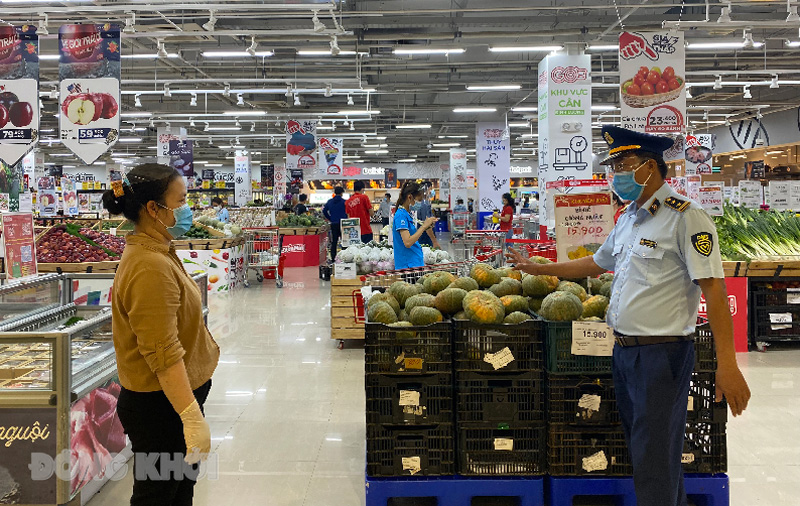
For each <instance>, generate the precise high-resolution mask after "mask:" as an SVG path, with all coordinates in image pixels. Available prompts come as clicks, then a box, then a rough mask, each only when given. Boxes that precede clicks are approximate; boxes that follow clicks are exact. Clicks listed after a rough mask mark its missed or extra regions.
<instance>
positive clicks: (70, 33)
mask: <svg viewBox="0 0 800 506" xmlns="http://www.w3.org/2000/svg"><path fill="white" fill-rule="evenodd" d="M101 42H102V37H101V36H100V30H98V29H97V25H94V24H85V25H64V26H63V27H62V28H61V49H62V51H63V52H64V53H67V54H69V55H70V56H72V57H73V58H75V59H77V60H85V59H87V58H88V57H90V56H92V55H93V54H94V53H95V51H96V50H97V49H98V48H99V47H100V43H101Z"/></svg>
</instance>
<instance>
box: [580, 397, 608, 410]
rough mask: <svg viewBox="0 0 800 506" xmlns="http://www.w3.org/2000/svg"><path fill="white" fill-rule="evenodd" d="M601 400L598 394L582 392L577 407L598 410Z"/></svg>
mask: <svg viewBox="0 0 800 506" xmlns="http://www.w3.org/2000/svg"><path fill="white" fill-rule="evenodd" d="M602 400H603V399H602V398H601V397H600V396H599V395H592V394H583V395H582V396H581V398H580V399H579V400H578V407H579V408H581V409H586V410H588V411H600V403H601V402H602Z"/></svg>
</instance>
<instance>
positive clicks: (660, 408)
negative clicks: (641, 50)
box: [508, 126, 750, 506]
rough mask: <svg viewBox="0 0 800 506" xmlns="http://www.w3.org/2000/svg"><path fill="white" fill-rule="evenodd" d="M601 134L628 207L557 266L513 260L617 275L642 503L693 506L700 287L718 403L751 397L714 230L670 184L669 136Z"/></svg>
mask: <svg viewBox="0 0 800 506" xmlns="http://www.w3.org/2000/svg"><path fill="white" fill-rule="evenodd" d="M603 138H604V139H605V140H606V142H607V143H608V145H609V157H608V158H607V159H606V160H604V161H603V163H604V164H606V163H611V164H612V166H613V169H612V170H610V171H609V179H610V181H611V185H612V188H613V190H614V192H615V193H617V194H618V195H619V197H620V198H621V199H623V200H628V201H631V204H630V205H629V206H628V208H627V209H626V211H625V213H624V214H623V215H622V216H621V217H620V219H619V221H618V223H617V226H616V227H615V228H614V230H613V231H612V232H611V234H610V235H609V237H608V239H607V240H606V241H605V243H604V244H603V245H602V246H601V247H600V249H599V250H598V251H597V253H595V255H594V256H593V257H587V258H583V259H580V260H574V261H571V262H564V263H559V264H550V265H535V264H533V263H531V262H529V261H528V259H527V258H525V257H523V256H522V255H520V254H519V253H518V252H516V251H513V250H512V251H511V252H510V253H509V255H508V256H509V260H511V261H512V262H514V263H515V264H516V266H517V268H518V269H520V270H523V271H525V272H528V273H530V274H550V275H554V276H559V277H562V278H581V277H586V276H595V275H598V274H600V273H602V272H605V271H607V270H613V271H614V272H615V276H614V282H613V285H612V290H611V300H610V303H609V307H608V313H607V322H608V324H609V326H610V327H611V328H612V329H613V330H614V335H615V339H616V346H615V347H614V356H613V362H612V363H613V375H614V387H615V393H616V398H617V407H618V408H619V412H620V416H621V418H622V425H623V428H624V431H625V438H626V441H627V444H628V449H629V451H630V454H631V458H632V461H633V469H634V471H633V475H634V476H633V477H634V487H635V490H636V498H637V504H638V506H686V504H687V498H686V492H685V490H684V486H683V470H682V467H681V457H682V453H683V445H684V432H685V427H686V412H687V394H688V392H689V382H690V379H691V374H692V370H693V368H694V363H695V357H694V353H695V352H694V343H693V338H694V332H695V324H696V321H697V311H698V307H699V303H700V295H701V292H702V293H703V294H704V295H705V297H706V302H707V309H708V317H709V323H710V324H711V328H712V332H713V334H714V342H715V345H716V350H717V358H718V362H719V366H718V369H717V374H716V386H717V396H718V399H717V400H721V399H720V398H719V397H720V396H721V394H724V395H725V397H726V399H727V400H728V403H729V405H730V407H731V411H732V412H733V414H734V416H738V415H739V414H741V413H742V411H743V410H744V409H745V408H746V407H747V402H748V400H749V398H750V391H749V389H748V387H747V383H746V381H745V380H744V377H743V376H742V374H741V371H740V370H739V368H738V365H737V364H736V357H735V353H734V348H733V322H732V319H731V316H730V311H729V307H728V300H727V292H726V289H725V280H724V274H723V269H722V261H721V258H720V254H719V245H718V240H717V233H716V227H715V226H714V222H713V221H712V220H711V218H710V217H709V216H708V215H707V214H706V213H705V211H704V210H703V209H702V208H701V207H700V206H699V205H698V204H696V203H694V202H692V201H690V200H687V199H686V198H684V197H682V196H680V195H678V194H676V193H674V192H673V191H672V189H671V188H670V187H669V186H668V185H667V184H666V183H665V182H664V178H665V177H666V172H667V167H666V164H664V161H663V156H662V153H663V151H664V150H665V149H667V148H669V147H671V146H672V140H671V139H668V138H666V137H657V136H653V135H648V134H643V133H639V132H633V131H630V130H625V129H622V128H619V127H609V126H606V127H604V128H603ZM640 180H643V182H641V181H640Z"/></svg>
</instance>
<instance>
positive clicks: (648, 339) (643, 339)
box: [614, 332, 694, 348]
mask: <svg viewBox="0 0 800 506" xmlns="http://www.w3.org/2000/svg"><path fill="white" fill-rule="evenodd" d="M684 341H694V334H690V335H688V336H623V335H622V334H618V333H616V332H614V342H616V343H617V344H618V345H620V346H622V347H623V348H627V347H628V346H649V345H652V344H667V343H682V342H684Z"/></svg>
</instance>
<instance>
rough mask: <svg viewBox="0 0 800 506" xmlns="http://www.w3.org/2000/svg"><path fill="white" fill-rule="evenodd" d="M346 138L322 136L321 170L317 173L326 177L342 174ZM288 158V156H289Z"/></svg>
mask: <svg viewBox="0 0 800 506" xmlns="http://www.w3.org/2000/svg"><path fill="white" fill-rule="evenodd" d="M343 147H344V139H341V138H331V137H322V138H320V140H319V148H320V152H321V153H320V155H321V156H320V157H319V170H318V171H317V174H319V175H321V176H322V177H324V178H327V177H329V176H341V175H342V167H344V162H343V159H342V157H343V155H344V152H343ZM287 158H288V156H287Z"/></svg>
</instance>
